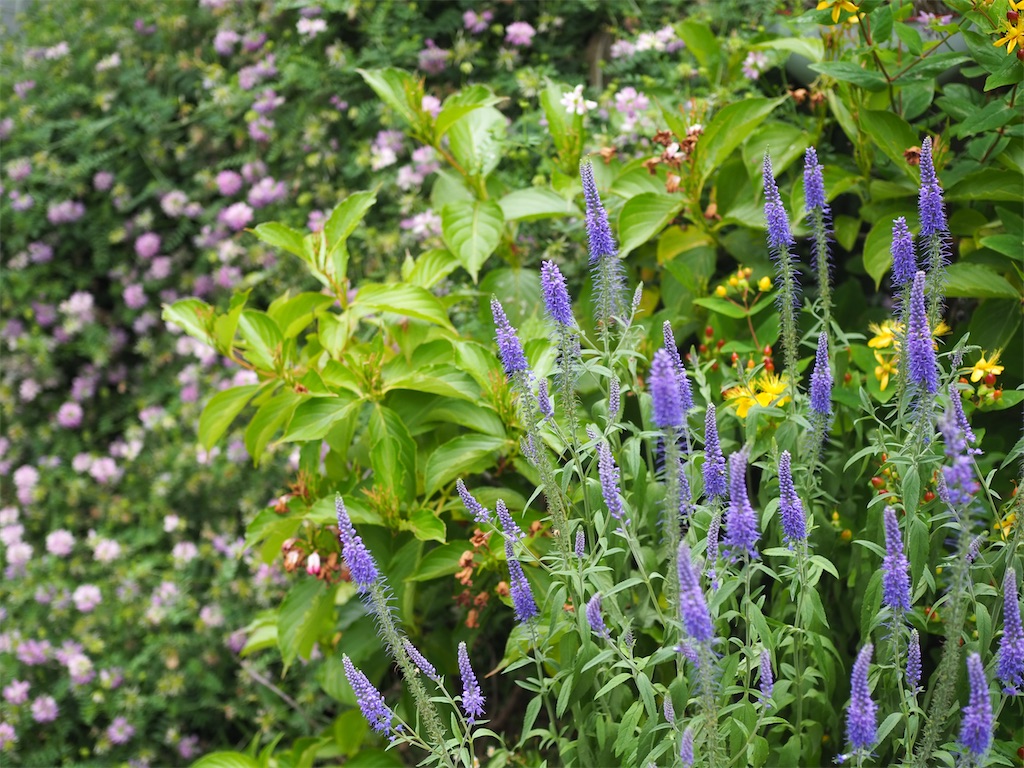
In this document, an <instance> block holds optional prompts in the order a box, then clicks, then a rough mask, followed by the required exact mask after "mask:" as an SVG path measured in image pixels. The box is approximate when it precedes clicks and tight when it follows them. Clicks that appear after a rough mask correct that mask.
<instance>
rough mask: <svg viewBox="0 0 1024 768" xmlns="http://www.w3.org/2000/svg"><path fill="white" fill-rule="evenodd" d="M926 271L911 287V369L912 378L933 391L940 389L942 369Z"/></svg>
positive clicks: (917, 384)
mask: <svg viewBox="0 0 1024 768" xmlns="http://www.w3.org/2000/svg"><path fill="white" fill-rule="evenodd" d="M924 284H925V274H924V272H920V271H919V272H917V273H916V274H915V275H914V283H913V286H912V287H911V289H910V319H909V321H908V323H907V373H908V376H909V381H910V383H911V384H914V385H916V386H918V387H921V388H922V389H924V390H925V391H927V392H928V393H929V394H935V392H937V391H938V389H939V369H938V364H937V363H936V360H935V347H933V346H932V333H931V330H930V329H929V328H928V314H927V311H926V309H925V300H924Z"/></svg>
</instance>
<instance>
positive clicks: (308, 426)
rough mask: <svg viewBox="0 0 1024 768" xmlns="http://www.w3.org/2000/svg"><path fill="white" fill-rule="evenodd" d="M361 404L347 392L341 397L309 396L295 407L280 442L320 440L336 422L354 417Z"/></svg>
mask: <svg viewBox="0 0 1024 768" xmlns="http://www.w3.org/2000/svg"><path fill="white" fill-rule="evenodd" d="M361 405H362V401H361V400H357V399H355V398H354V397H352V396H351V395H349V394H347V393H346V394H345V395H343V396H342V397H310V398H308V399H306V400H304V401H303V402H301V403H300V404H299V406H298V407H297V408H296V409H295V412H294V414H293V415H292V419H291V421H290V422H289V423H288V428H287V429H285V431H284V435H282V437H281V442H283V443H300V442H305V441H307V440H321V439H323V438H324V437H325V436H326V435H327V433H328V432H330V431H331V428H332V427H333V426H334V425H335V424H336V423H337V422H339V421H341V420H342V419H346V418H355V417H356V416H357V415H358V413H359V408H360V406H361Z"/></svg>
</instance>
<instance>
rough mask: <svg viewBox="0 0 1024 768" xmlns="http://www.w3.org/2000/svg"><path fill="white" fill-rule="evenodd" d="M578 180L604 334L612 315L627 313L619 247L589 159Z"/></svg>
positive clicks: (598, 315)
mask: <svg viewBox="0 0 1024 768" xmlns="http://www.w3.org/2000/svg"><path fill="white" fill-rule="evenodd" d="M580 180H581V181H582V182H583V198H584V200H585V202H586V206H587V222H586V223H587V236H588V239H589V242H590V268H591V271H592V273H593V276H594V297H595V302H596V306H595V310H596V315H597V317H596V319H597V321H598V323H599V324H600V328H601V331H602V333H603V334H605V333H607V332H608V329H609V327H610V326H611V323H612V318H613V317H615V316H622V315H624V314H625V312H626V301H625V288H626V281H625V276H624V274H623V267H622V262H621V261H620V259H619V248H618V246H617V245H616V243H615V238H614V237H613V236H612V230H611V227H610V226H609V224H608V214H607V212H606V211H605V209H604V205H603V204H602V203H601V196H600V195H599V194H598V192H597V183H596V182H595V181H594V168H593V166H592V165H591V164H590V161H589V160H584V161H582V162H581V163H580Z"/></svg>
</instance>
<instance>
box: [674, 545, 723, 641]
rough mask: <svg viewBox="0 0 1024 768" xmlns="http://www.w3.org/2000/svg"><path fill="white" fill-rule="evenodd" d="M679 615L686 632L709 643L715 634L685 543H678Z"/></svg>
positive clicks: (696, 639) (698, 639) (696, 572)
mask: <svg viewBox="0 0 1024 768" xmlns="http://www.w3.org/2000/svg"><path fill="white" fill-rule="evenodd" d="M678 570H679V615H680V616H681V617H682V620H683V628H684V629H685V630H686V634H687V635H688V636H689V637H690V638H692V639H693V640H695V641H697V642H698V643H710V642H711V641H712V640H713V639H714V636H715V629H714V626H713V625H712V623H711V613H710V612H709V611H708V604H707V601H706V600H705V599H704V593H703V592H702V591H701V588H700V577H699V573H698V571H697V569H696V568H695V567H694V565H693V561H692V560H691V557H690V548H689V547H687V546H686V543H685V542H684V543H682V544H680V545H679V557H678Z"/></svg>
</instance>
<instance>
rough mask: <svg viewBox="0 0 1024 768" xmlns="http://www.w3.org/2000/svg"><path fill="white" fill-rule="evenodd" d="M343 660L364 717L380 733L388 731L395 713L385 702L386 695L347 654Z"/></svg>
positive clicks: (346, 675)
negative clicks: (384, 695)
mask: <svg viewBox="0 0 1024 768" xmlns="http://www.w3.org/2000/svg"><path fill="white" fill-rule="evenodd" d="M341 661H342V665H343V666H344V668H345V677H347V678H348V683H349V685H351V686H352V692H353V693H354V694H355V695H356V703H357V704H358V705H359V709H360V710H361V711H362V713H363V717H365V718H366V721H367V722H368V723H369V724H370V726H371V727H372V728H373V730H375V731H377V732H378V733H387V732H388V731H389V730H390V729H391V721H392V720H393V719H394V714H393V713H392V712H391V709H390V708H389V707H388V705H387V704H386V703H385V702H384V697H383V696H381V695H380V691H378V690H377V689H376V688H374V687H373V684H372V683H371V682H370V681H369V680H368V679H367V678H366V675H364V674H363V673H362V672H361V671H360V670H359V669H358V668H357V667H356V666H355V665H354V664H353V663H352V660H351V659H350V658H349V657H348V656H347V655H343V656H342V657H341Z"/></svg>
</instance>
